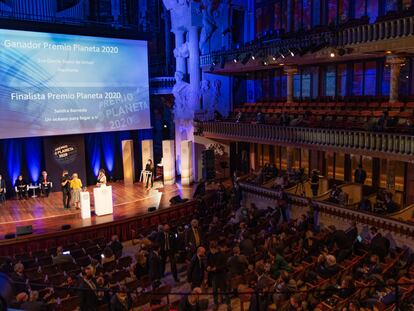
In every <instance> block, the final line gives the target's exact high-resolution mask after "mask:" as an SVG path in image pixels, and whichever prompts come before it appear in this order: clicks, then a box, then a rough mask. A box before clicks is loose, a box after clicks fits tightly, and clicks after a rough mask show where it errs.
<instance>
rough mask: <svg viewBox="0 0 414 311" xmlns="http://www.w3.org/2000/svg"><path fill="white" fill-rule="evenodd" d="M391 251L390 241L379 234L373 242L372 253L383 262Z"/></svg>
mask: <svg viewBox="0 0 414 311" xmlns="http://www.w3.org/2000/svg"><path fill="white" fill-rule="evenodd" d="M389 249H390V241H389V240H388V239H387V238H384V237H383V236H382V235H381V234H379V233H378V234H377V235H376V236H375V237H374V238H373V239H372V240H371V245H370V251H371V253H372V254H375V255H378V257H379V258H380V259H381V260H384V258H385V257H386V256H387V255H388V252H389Z"/></svg>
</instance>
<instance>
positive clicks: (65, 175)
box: [60, 170, 71, 210]
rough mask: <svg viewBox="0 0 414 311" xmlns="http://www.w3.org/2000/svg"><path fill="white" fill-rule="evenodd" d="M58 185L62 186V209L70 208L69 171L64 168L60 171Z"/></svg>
mask: <svg viewBox="0 0 414 311" xmlns="http://www.w3.org/2000/svg"><path fill="white" fill-rule="evenodd" d="M60 185H61V186H62V194H63V209H65V210H67V209H70V198H71V195H70V177H69V172H68V171H67V170H64V171H63V172H62V178H61V179H60Z"/></svg>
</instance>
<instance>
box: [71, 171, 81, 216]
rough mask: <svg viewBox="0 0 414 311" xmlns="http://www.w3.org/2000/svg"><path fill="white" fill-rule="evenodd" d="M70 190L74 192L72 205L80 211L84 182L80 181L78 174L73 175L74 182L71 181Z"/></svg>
mask: <svg viewBox="0 0 414 311" xmlns="http://www.w3.org/2000/svg"><path fill="white" fill-rule="evenodd" d="M70 189H71V191H72V205H74V206H75V208H76V209H80V192H81V189H82V181H81V180H80V179H79V177H78V174H76V173H74V174H73V175H72V180H71V181H70Z"/></svg>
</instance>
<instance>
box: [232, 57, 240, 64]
mask: <svg viewBox="0 0 414 311" xmlns="http://www.w3.org/2000/svg"><path fill="white" fill-rule="evenodd" d="M238 61H239V56H236V57H235V58H233V63H235V64H236V63H237V62H238Z"/></svg>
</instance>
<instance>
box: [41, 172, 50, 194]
mask: <svg viewBox="0 0 414 311" xmlns="http://www.w3.org/2000/svg"><path fill="white" fill-rule="evenodd" d="M39 185H40V194H41V195H42V196H45V197H49V193H50V189H51V188H52V182H51V181H50V180H49V177H48V176H47V172H46V171H43V172H42V176H41V177H40V180H39Z"/></svg>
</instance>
